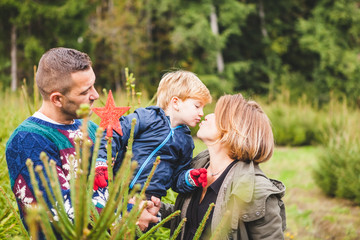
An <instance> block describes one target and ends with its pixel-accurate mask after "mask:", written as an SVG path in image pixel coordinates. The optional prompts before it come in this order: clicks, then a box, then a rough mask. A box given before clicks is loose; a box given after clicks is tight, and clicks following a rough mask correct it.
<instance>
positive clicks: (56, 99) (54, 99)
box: [49, 92, 64, 107]
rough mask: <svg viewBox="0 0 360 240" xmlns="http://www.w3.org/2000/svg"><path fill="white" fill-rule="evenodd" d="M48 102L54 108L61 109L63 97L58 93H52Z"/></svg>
mask: <svg viewBox="0 0 360 240" xmlns="http://www.w3.org/2000/svg"><path fill="white" fill-rule="evenodd" d="M49 98H50V102H51V103H52V104H54V105H55V106H56V107H62V106H63V101H64V96H63V95H62V94H61V93H59V92H53V93H51V94H50V97H49Z"/></svg>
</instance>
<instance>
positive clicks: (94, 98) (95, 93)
mask: <svg viewBox="0 0 360 240" xmlns="http://www.w3.org/2000/svg"><path fill="white" fill-rule="evenodd" d="M98 98H99V94H98V92H97V91H96V89H95V88H94V87H93V92H92V93H91V95H90V99H91V100H96V99H98Z"/></svg>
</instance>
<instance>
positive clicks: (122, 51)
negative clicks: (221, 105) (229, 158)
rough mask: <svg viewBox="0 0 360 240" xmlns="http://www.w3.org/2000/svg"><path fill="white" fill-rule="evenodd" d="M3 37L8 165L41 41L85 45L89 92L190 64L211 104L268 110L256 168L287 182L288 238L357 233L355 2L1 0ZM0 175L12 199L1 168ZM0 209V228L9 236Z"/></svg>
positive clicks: (147, 85)
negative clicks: (268, 131) (263, 160)
mask: <svg viewBox="0 0 360 240" xmlns="http://www.w3.org/2000/svg"><path fill="white" fill-rule="evenodd" d="M0 36H1V38H0V39H1V41H0V89H1V91H0V94H1V102H3V103H5V104H1V105H2V106H1V111H2V113H3V114H1V115H2V117H1V121H0V122H1V123H2V124H1V126H2V128H3V130H1V132H0V142H1V148H0V160H1V163H2V164H1V165H5V166H4V167H6V164H5V159H4V158H5V157H4V149H5V144H6V141H7V139H8V137H9V136H10V134H11V132H12V131H13V130H14V129H15V127H16V126H17V125H18V124H19V123H20V122H21V121H22V120H24V119H25V118H26V116H27V115H28V112H26V113H27V114H24V113H23V112H25V111H27V110H26V103H25V102H24V100H21V99H19V96H18V95H19V92H20V91H19V88H20V86H21V85H22V80H23V79H26V80H27V84H28V88H27V89H28V91H27V94H29V96H32V94H33V89H32V86H33V66H34V64H37V62H38V61H39V59H40V57H41V55H42V54H43V53H44V52H45V51H46V50H48V49H50V48H52V47H58V46H64V47H70V48H75V49H78V50H81V51H84V52H86V53H88V54H89V55H90V57H91V58H92V61H93V65H94V71H95V73H96V76H97V80H96V87H97V89H98V90H99V91H100V92H101V90H102V89H103V88H106V89H113V91H116V92H117V93H118V94H117V95H116V96H118V97H117V102H118V103H119V104H120V103H122V102H124V101H123V100H122V99H121V97H120V96H121V93H123V92H124V91H125V88H126V86H125V82H126V79H125V74H124V69H125V67H128V68H129V69H130V71H131V72H133V73H134V75H135V77H136V84H137V87H138V88H139V89H141V91H142V93H143V98H144V99H150V98H151V97H152V96H153V95H154V93H155V91H156V87H157V84H158V82H159V80H160V78H161V76H162V75H163V74H164V73H165V72H166V71H169V70H171V69H179V68H181V69H186V70H189V71H193V72H195V73H196V74H197V75H198V76H199V77H200V79H201V80H202V81H203V82H204V83H205V84H206V85H207V86H208V87H209V89H210V91H211V93H212V95H213V97H214V98H215V100H214V102H215V101H216V98H217V97H219V96H221V95H223V94H224V93H236V92H241V93H243V94H244V95H245V96H247V97H251V98H254V99H256V100H257V101H259V102H260V103H261V105H262V106H263V107H264V109H265V111H266V113H267V114H268V115H269V117H270V119H271V121H272V124H273V129H274V133H275V139H276V143H277V149H276V152H275V155H274V159H273V160H271V161H270V162H269V163H267V164H266V165H265V167H264V168H265V170H268V172H267V173H269V174H270V177H274V178H278V179H280V180H281V181H284V182H285V184H286V185H287V187H288V190H287V196H286V198H285V203H286V204H287V207H288V208H287V214H288V232H287V235H286V236H287V238H289V239H291V238H296V239H358V237H359V235H360V232H359V231H360V230H359V229H358V227H356V226H360V218H359V216H360V214H359V213H360V210H359V207H358V205H359V203H360V187H359V186H360V184H359V182H360V176H359V172H360V157H359V156H360V154H359V153H360V144H359V139H360V126H359V122H358V119H360V113H359V107H360V95H359V93H360V84H359V79H360V44H359V43H360V1H355V0H318V1H312V0H297V1H288V0H267V1H265V0H256V1H255V0H249V1H247V0H218V1H213V0H200V1H190V0H182V1H180V0H76V1H75V0H51V1H50V0H36V1H35V0H0ZM99 104H100V103H99ZM19 106H22V107H23V108H24V109H22V112H21V109H19ZM212 109H213V106H210V107H209V108H208V109H207V111H208V112H210V111H212ZM95 121H96V120H95ZM195 131H196V129H193V132H195ZM196 143H197V150H196V151H200V150H199V149H202V147H203V146H201V143H200V142H198V141H196ZM299 146H300V147H299ZM5 169H6V168H5ZM265 172H266V171H265ZM0 182H1V187H2V188H4V189H5V192H7V193H9V194H8V195H9V197H12V196H11V190H10V189H9V186H8V185H9V183H8V176H7V172H6V170H5V171H2V173H1V175H0ZM334 196H335V197H338V198H337V199H334V198H330V197H334ZM344 198H346V199H348V200H344ZM0 200H1V205H3V204H5V202H6V201H5V200H4V199H3V198H0ZM286 201H287V202H286ZM0 211H1V213H0V232H1V233H0V235H1V234H3V235H1V236H13V234H14V233H13V232H12V230H11V228H14V229H16V224H13V223H12V222H11V221H12V220H11V218H9V214H8V212H7V211H6V208H1V210H0ZM9 219H10V220H9ZM9 221H10V223H9ZM10 226H11V228H10ZM3 229H5V230H4V231H2V230H3ZM15 232H16V231H15ZM6 234H10V235H6Z"/></svg>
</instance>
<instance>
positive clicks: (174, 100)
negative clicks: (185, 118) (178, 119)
mask: <svg viewBox="0 0 360 240" xmlns="http://www.w3.org/2000/svg"><path fill="white" fill-rule="evenodd" d="M179 101H180V99H179V98H178V97H172V98H171V100H170V102H171V105H172V107H173V108H174V109H175V110H176V111H179Z"/></svg>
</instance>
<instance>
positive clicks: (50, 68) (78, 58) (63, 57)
mask: <svg viewBox="0 0 360 240" xmlns="http://www.w3.org/2000/svg"><path fill="white" fill-rule="evenodd" d="M91 64H92V62H91V59H90V57H89V56H88V55H87V54H86V53H83V52H80V51H78V50H75V49H71V48H63V47H60V48H52V49H50V50H49V51H47V52H46V53H45V54H44V55H43V56H42V57H41V59H40V61H39V66H38V70H37V72H36V84H37V86H38V88H39V91H40V93H41V95H42V96H43V98H44V99H45V100H48V99H49V96H50V94H51V93H52V92H55V91H58V92H60V93H62V94H66V93H67V92H68V91H69V90H70V89H71V86H72V79H71V73H74V72H78V71H85V70H88V69H90V67H91Z"/></svg>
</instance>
